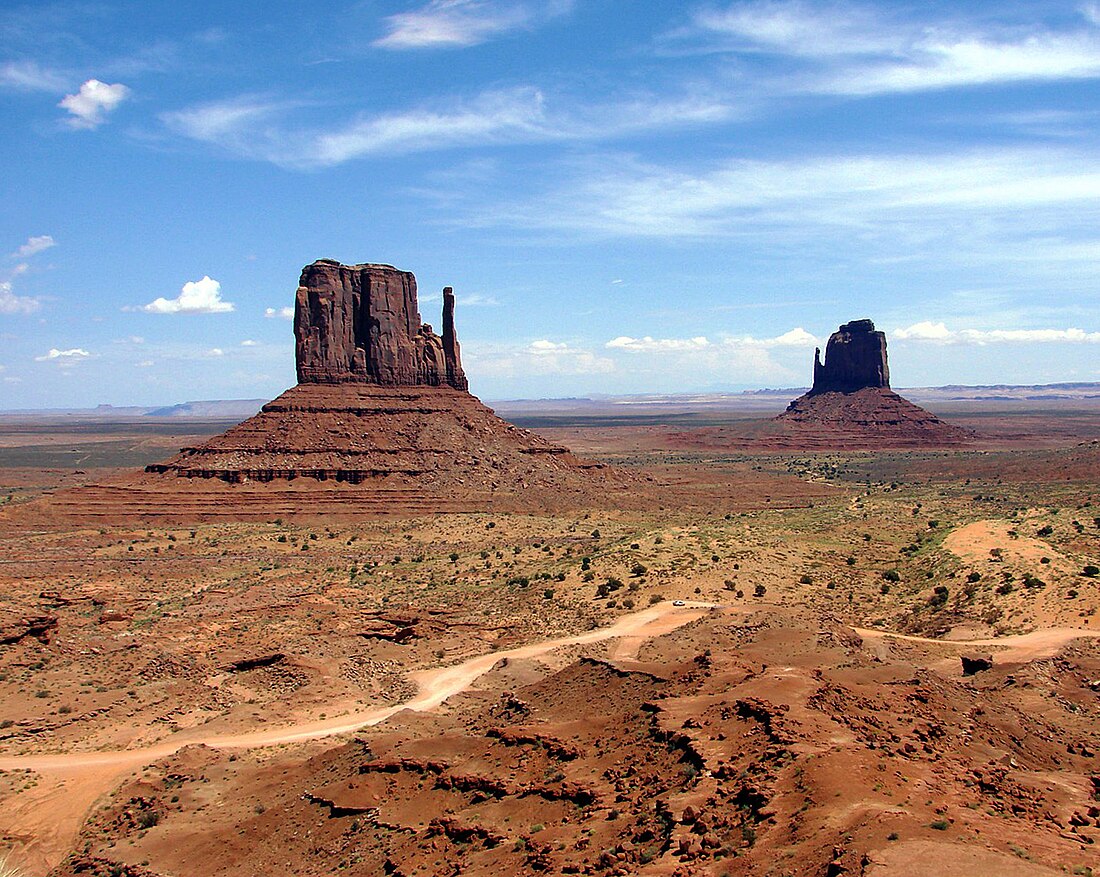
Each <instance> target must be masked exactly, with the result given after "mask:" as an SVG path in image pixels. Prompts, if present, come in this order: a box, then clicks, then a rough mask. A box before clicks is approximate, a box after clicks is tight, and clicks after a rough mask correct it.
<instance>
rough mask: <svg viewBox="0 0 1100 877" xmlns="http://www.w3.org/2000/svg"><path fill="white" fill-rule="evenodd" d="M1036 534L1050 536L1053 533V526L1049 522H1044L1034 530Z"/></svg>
mask: <svg viewBox="0 0 1100 877" xmlns="http://www.w3.org/2000/svg"><path fill="white" fill-rule="evenodd" d="M1035 535H1036V536H1052V535H1054V528H1053V527H1052V526H1050V524H1044V525H1043V526H1042V527H1040V528H1039V529H1038V530H1036V531H1035Z"/></svg>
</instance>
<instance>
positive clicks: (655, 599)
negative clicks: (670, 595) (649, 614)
mask: <svg viewBox="0 0 1100 877" xmlns="http://www.w3.org/2000/svg"><path fill="white" fill-rule="evenodd" d="M663 599H664V597H662V596H661V595H660V594H650V595H649V605H650V606H653V605H654V604H656V603H660V602H661V601H662V600H663Z"/></svg>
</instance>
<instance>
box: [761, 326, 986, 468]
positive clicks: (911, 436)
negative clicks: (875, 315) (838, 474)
mask: <svg viewBox="0 0 1100 877" xmlns="http://www.w3.org/2000/svg"><path fill="white" fill-rule="evenodd" d="M776 422H777V423H778V424H779V425H781V426H782V427H783V432H784V435H783V436H779V437H777V438H778V439H783V438H785V439H786V440H787V441H788V442H789V443H790V444H791V445H792V446H798V447H801V448H803V449H806V450H812V449H815V448H816V449H823V448H831V447H846V448H865V447H870V448H879V447H895V448H899V447H939V446H945V445H958V444H962V443H964V442H966V441H968V440H969V439H970V438H971V434H970V432H969V431H967V430H965V429H962V428H960V427H958V426H955V425H953V424H950V423H946V422H945V421H943V420H941V419H940V418H938V417H936V415H934V414H932V413H931V412H930V411H926V410H925V409H923V408H921V407H920V406H918V405H914V404H913V403H912V402H910V401H908V400H907V399H903V398H902V397H901V396H899V395H898V394H897V393H895V392H894V391H893V390H891V389H890V366H889V363H888V362H887V358H886V334H885V333H884V332H880V331H877V330H876V329H875V324H874V323H873V322H871V321H870V320H866V319H864V320H853V321H852V322H850V323H845V324H843V325H842V326H841V327H840V328H839V329H838V330H837V331H836V332H834V333H833V334H832V335H830V336H829V343H828V344H827V345H826V347H825V362H824V363H822V361H821V350H820V349H818V350H816V351H815V352H814V383H813V387H812V388H811V389H810V391H809V392H808V393H806V394H804V395H802V396H799V397H798V398H797V399H795V400H794V401H793V402H791V404H790V405H789V406H787V410H786V411H784V412H783V413H782V414H780V415H779V417H777V418H776Z"/></svg>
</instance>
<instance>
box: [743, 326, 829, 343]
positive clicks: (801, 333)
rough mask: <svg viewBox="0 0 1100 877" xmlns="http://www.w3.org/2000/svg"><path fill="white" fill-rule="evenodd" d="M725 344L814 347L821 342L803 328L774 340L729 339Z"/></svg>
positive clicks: (792, 330) (746, 337)
mask: <svg viewBox="0 0 1100 877" xmlns="http://www.w3.org/2000/svg"><path fill="white" fill-rule="evenodd" d="M723 343H724V344H726V345H728V346H730V347H812V346H813V345H815V344H819V343H820V342H819V341H818V340H817V338H815V337H814V336H813V335H811V334H810V333H809V332H807V331H806V330H805V329H803V328H802V327H801V326H799V327H797V328H795V329H791V330H790V331H789V332H784V333H783V334H782V335H777V336H776V337H774V338H753V337H752V336H751V335H746V336H745V337H744V338H727V339H726V340H725V341H724V342H723Z"/></svg>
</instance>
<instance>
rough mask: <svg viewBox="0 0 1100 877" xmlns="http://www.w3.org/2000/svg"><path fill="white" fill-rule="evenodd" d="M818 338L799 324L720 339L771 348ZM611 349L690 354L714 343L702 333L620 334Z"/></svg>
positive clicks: (725, 343) (728, 344)
mask: <svg viewBox="0 0 1100 877" xmlns="http://www.w3.org/2000/svg"><path fill="white" fill-rule="evenodd" d="M817 343H818V341H817V338H815V337H814V336H813V335H811V334H810V333H809V332H807V331H806V330H805V329H803V328H802V327H801V326H799V327H798V328H796V329H791V330H790V331H789V332H784V333H783V334H782V335H777V336H776V337H774V338H754V337H753V336H751V335H745V336H741V337H731V338H725V339H723V340H722V342H721V344H722V346H723V347H739V348H748V347H756V348H765V349H767V348H773V347H809V346H812V345H814V344H817ZM604 346H605V347H607V348H608V349H611V350H629V351H632V352H635V353H692V352H700V351H709V350H711V349H712V348H713V347H714V345H713V344H712V343H711V342H710V341H709V340H708V339H707V338H706V337H704V336H702V335H700V336H697V337H695V338H651V337H650V336H648V335H646V336H645V337H644V338H631V337H629V336H628V335H620V336H619V337H618V338H612V339H611V340H610V341H608V342H607V344H605V345H604Z"/></svg>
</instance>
